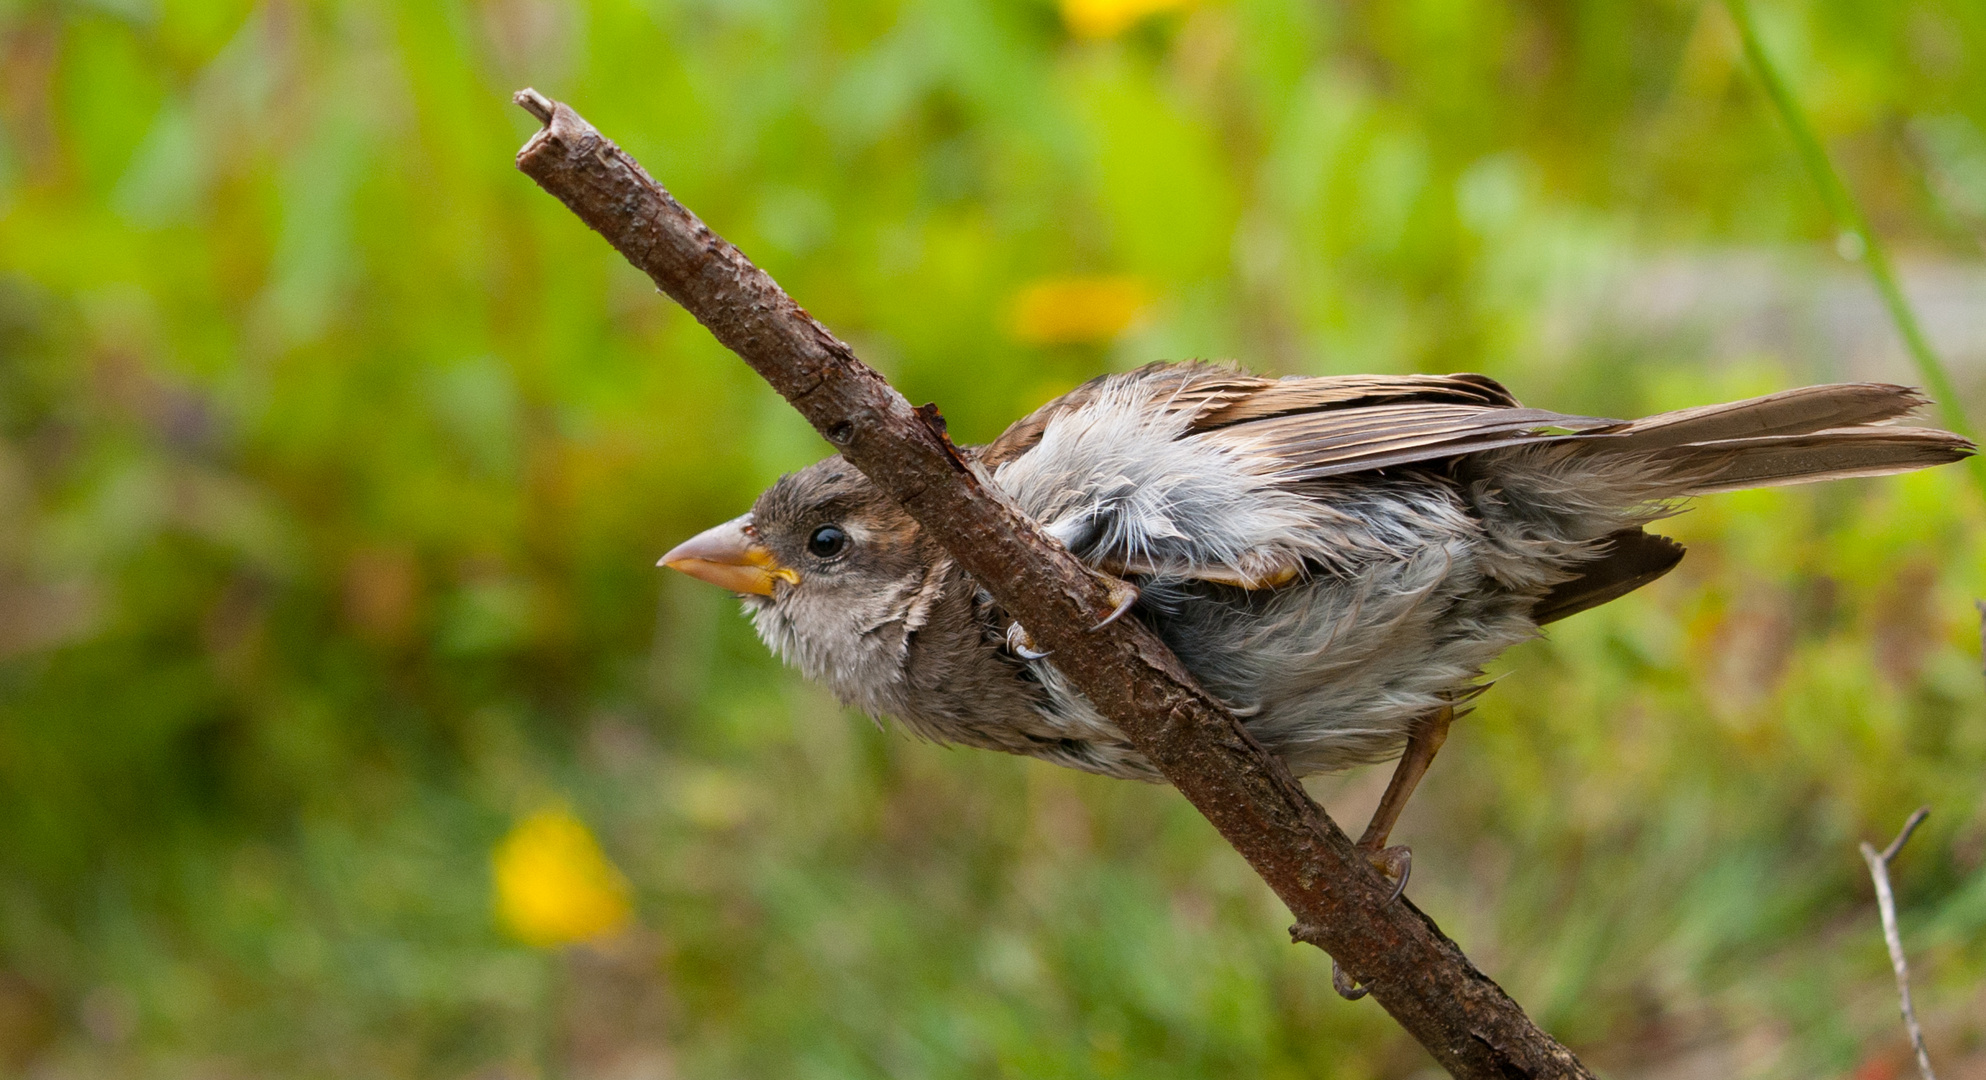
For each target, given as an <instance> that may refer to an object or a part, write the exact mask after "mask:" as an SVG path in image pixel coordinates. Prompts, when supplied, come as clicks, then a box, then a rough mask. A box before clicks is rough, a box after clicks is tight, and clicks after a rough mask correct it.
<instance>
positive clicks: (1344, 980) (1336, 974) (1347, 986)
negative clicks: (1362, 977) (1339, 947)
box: [1331, 960, 1372, 1001]
mask: <svg viewBox="0 0 1986 1080" xmlns="http://www.w3.org/2000/svg"><path fill="white" fill-rule="evenodd" d="M1331 989H1333V990H1336V991H1337V992H1338V996H1339V997H1341V998H1344V999H1345V1000H1346V1001H1357V1000H1358V999H1360V998H1362V997H1364V996H1365V995H1367V994H1370V993H1372V989H1371V988H1370V987H1367V986H1362V985H1360V984H1359V982H1358V980H1357V979H1354V978H1352V977H1351V976H1350V975H1347V974H1345V969H1344V968H1341V967H1339V966H1338V962H1337V961H1336V960H1333V961H1331Z"/></svg>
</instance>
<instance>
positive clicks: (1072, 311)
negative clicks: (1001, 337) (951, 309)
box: [1007, 275, 1152, 345]
mask: <svg viewBox="0 0 1986 1080" xmlns="http://www.w3.org/2000/svg"><path fill="white" fill-rule="evenodd" d="M1151 301H1152V295H1151V290H1150V289H1149V288H1148V287H1146V285H1145V283H1144V282H1143V281H1141V280H1139V279H1138V278H1135V277H1130V276H1128V275H1112V276H1107V277H1065V278H1044V279H1043V280H1040V281H1036V282H1034V283H1032V284H1030V285H1027V286H1025V287H1024V288H1022V289H1021V290H1020V291H1019V292H1017V293H1015V294H1014V299H1013V302H1012V303H1011V305H1010V306H1009V310H1008V320H1007V327H1008V330H1009V331H1010V332H1011V333H1012V334H1013V335H1014V340H1016V341H1019V342H1021V343H1022V344H1024V345H1066V344H1070V343H1073V342H1083V341H1109V340H1111V339H1112V338H1115V337H1116V336H1117V335H1119V334H1121V333H1123V332H1124V331H1125V329H1126V328H1128V327H1129V326H1130V325H1131V324H1132V323H1135V322H1137V321H1138V317H1139V316H1141V315H1143V314H1144V313H1145V309H1146V308H1148V307H1150V306H1151Z"/></svg>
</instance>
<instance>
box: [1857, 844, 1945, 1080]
mask: <svg viewBox="0 0 1986 1080" xmlns="http://www.w3.org/2000/svg"><path fill="white" fill-rule="evenodd" d="M1930 816H1931V808H1930V807H1928V806H1920V807H1918V808H1917V812H1916V813H1914V814H1911V815H1910V818H1909V819H1908V820H1907V821H1905V822H1904V823H1903V831H1902V832H1899V833H1897V834H1896V839H1894V840H1891V841H1890V842H1889V846H1888V847H1886V848H1884V849H1882V850H1881V851H1877V850H1876V845H1874V844H1871V843H1869V842H1868V841H1867V840H1864V841H1862V861H1863V862H1866V863H1868V864H1869V877H1870V878H1871V879H1872V880H1874V881H1875V883H1876V907H1877V909H1878V910H1879V911H1880V912H1881V914H1882V919H1883V942H1884V943H1885V944H1887V945H1888V946H1889V966H1890V967H1891V968H1893V969H1894V970H1895V971H1896V996H1897V997H1898V998H1900V999H1902V1002H1903V1027H1904V1030H1905V1031H1908V1032H1909V1033H1910V1048H1911V1049H1912V1050H1914V1051H1916V1052H1917V1073H1918V1075H1919V1076H1921V1077H1923V1080H1938V1076H1937V1074H1936V1073H1934V1072H1932V1071H1931V1055H1930V1054H1929V1053H1928V1052H1927V1051H1925V1049H1924V1029H1923V1028H1921V1027H1918V1026H1917V1010H1916V1009H1914V1008H1912V1007H1911V1005H1910V964H1909V963H1908V962H1907V961H1905V960H1904V958H1903V934H1902V932H1901V931H1899V930H1898V929H1897V926H1896V894H1895V893H1894V892H1892V891H1891V890H1890V887H1889V864H1890V863H1891V862H1893V861H1895V859H1896V856H1897V853H1898V852H1900V851H1902V850H1903V845H1905V844H1907V843H1909V842H1910V834H1911V833H1914V832H1916V831H1917V826H1919V825H1922V824H1924V819H1925V818H1927V817H1930Z"/></svg>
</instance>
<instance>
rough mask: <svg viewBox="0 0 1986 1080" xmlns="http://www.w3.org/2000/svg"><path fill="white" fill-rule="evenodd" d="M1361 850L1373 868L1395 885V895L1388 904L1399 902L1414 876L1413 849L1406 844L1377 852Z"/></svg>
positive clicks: (1380, 849) (1387, 899)
mask: <svg viewBox="0 0 1986 1080" xmlns="http://www.w3.org/2000/svg"><path fill="white" fill-rule="evenodd" d="M1359 850H1361V851H1364V852H1365V857H1366V860H1367V861H1368V862H1370V863H1372V868H1373V869H1374V870H1377V871H1379V875H1380V876H1381V877H1383V878H1385V879H1386V880H1388V881H1391V882H1392V883H1393V893H1392V895H1391V896H1388V897H1387V898H1386V902H1387V903H1389V904H1390V903H1392V902H1393V901H1395V900H1398V899H1399V898H1400V894H1401V893H1404V892H1406V891H1407V879H1408V878H1410V877H1413V876H1414V852H1413V849H1411V848H1409V847H1407V845H1405V844H1394V845H1393V846H1392V847H1386V848H1379V849H1377V850H1367V849H1365V848H1360V849H1359Z"/></svg>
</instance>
